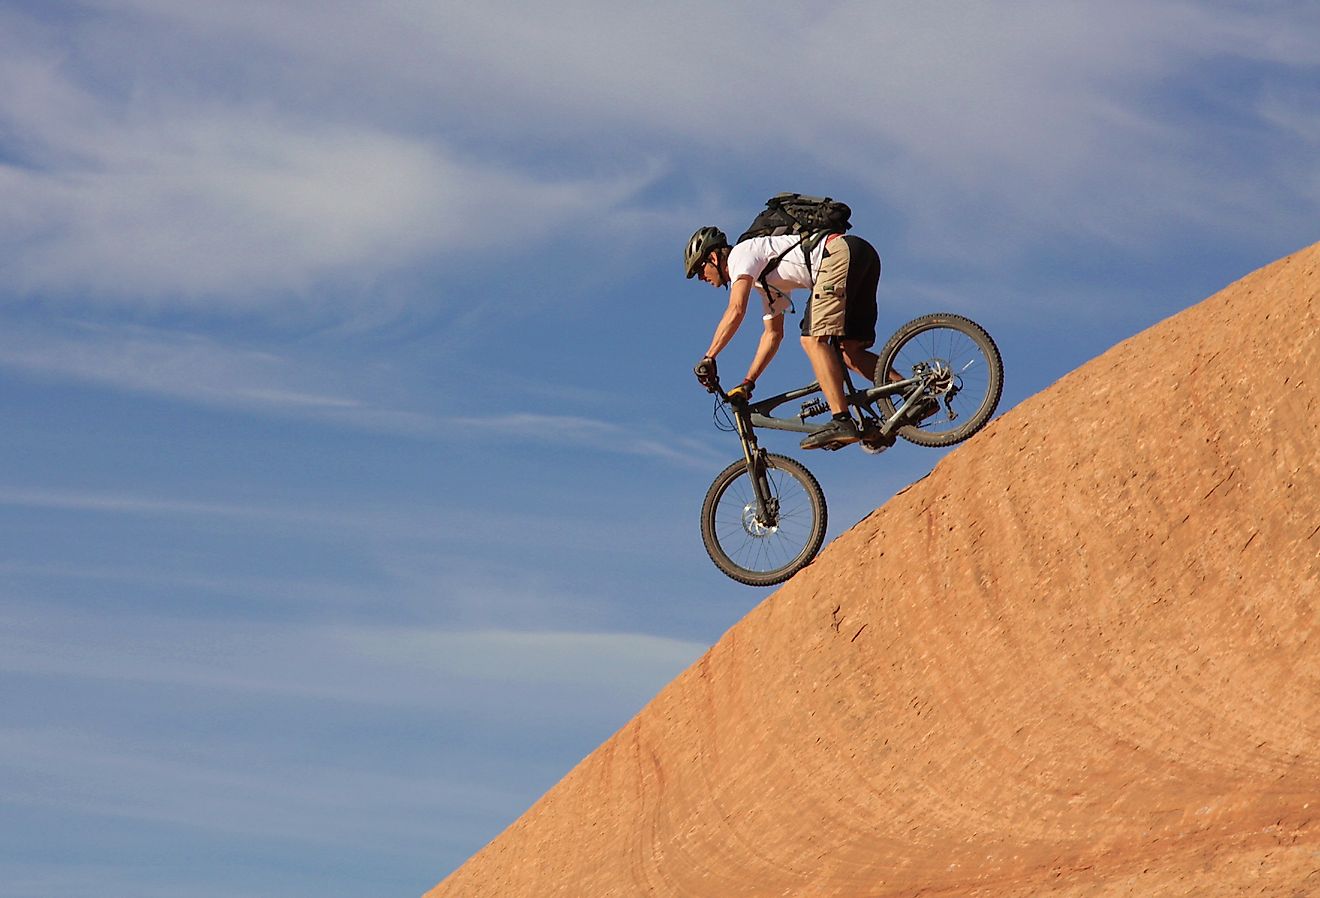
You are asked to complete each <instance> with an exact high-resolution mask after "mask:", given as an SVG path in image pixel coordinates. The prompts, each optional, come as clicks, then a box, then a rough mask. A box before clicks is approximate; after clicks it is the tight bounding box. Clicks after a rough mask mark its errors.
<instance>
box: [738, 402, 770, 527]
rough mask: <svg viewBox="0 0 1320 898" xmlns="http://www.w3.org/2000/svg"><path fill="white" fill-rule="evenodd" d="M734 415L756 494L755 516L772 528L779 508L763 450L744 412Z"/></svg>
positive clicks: (748, 473)
mask: <svg viewBox="0 0 1320 898" xmlns="http://www.w3.org/2000/svg"><path fill="white" fill-rule="evenodd" d="M734 417H735V419H736V420H737V422H738V436H739V437H740V438H741V440H742V447H743V458H744V459H746V461H747V477H748V479H749V480H751V482H752V492H753V493H755V494H756V518H757V520H758V521H759V522H760V524H761V525H762V526H764V527H767V528H773V527H775V526H777V525H778V524H779V509H778V507H777V503H776V500H775V497H774V496H773V495H772V494H771V492H770V478H769V477H768V476H767V474H766V469H767V465H766V461H765V450H764V449H762V448H761V447H760V446H759V445H757V442H756V435H755V434H754V433H752V427H751V423H750V422H749V421H748V420H747V419H746V413H745V412H742V413H738V414H736V415H735V416H734Z"/></svg>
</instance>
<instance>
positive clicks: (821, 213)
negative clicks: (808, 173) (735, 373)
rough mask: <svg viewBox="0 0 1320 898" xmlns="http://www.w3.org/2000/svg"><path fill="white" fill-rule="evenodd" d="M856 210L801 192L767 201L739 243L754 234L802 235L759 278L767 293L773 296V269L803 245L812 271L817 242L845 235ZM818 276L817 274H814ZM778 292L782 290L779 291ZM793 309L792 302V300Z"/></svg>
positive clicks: (803, 257)
mask: <svg viewBox="0 0 1320 898" xmlns="http://www.w3.org/2000/svg"><path fill="white" fill-rule="evenodd" d="M851 216H852V210H851V209H849V208H848V205H847V204H846V203H841V202H839V201H838V200H834V199H830V198H829V197H827V196H803V195H802V194H800V193H777V194H775V195H774V196H772V197H770V199H768V200H766V201H765V208H764V209H762V210H761V213H760V214H759V215H757V216H756V218H754V219H752V224H751V226H750V227H748V228H747V230H746V231H743V233H742V236H740V237H739V238H738V239H737V241H735V242H736V243H742V242H743V241H744V240H750V239H752V238H753V237H778V236H780V235H783V234H797V235H801V239H800V240H799V241H798V242H797V244H796V245H794V246H790V247H789V248H788V249H786V250H784V251H783V252H782V253H780V254H779V255H778V256H776V257H775V258H774V259H772V260H771V261H770V264H769V265H767V266H766V267H765V270H764V271H763V272H761V277H760V278H759V280H760V283H761V289H762V290H764V291H765V294H766V296H770V295H771V290H772V289H773V288H771V286H770V284H769V283H768V282H767V281H766V278H767V277H769V275H770V274H771V272H773V271H774V270H775V269H776V268H778V267H779V263H780V262H782V261H784V257H785V256H787V255H788V254H789V253H790V252H792V251H793V250H794V249H797V248H798V247H801V248H802V261H803V263H804V264H805V265H806V266H807V272H808V273H810V272H811V253H812V250H814V249H815V248H816V244H818V243H820V241H821V240H822V239H824V238H825V236H826V235H828V234H842V233H844V232H845V231H847V230H849V229H850V228H852V222H850V221H848V219H849V218H850V217H851ZM813 277H814V276H813ZM774 292H775V293H781V292H782V291H779V290H775V291H774ZM789 306H790V309H791V308H792V303H791V302H790V303H789Z"/></svg>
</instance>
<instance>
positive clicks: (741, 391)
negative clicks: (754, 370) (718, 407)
mask: <svg viewBox="0 0 1320 898" xmlns="http://www.w3.org/2000/svg"><path fill="white" fill-rule="evenodd" d="M755 388H756V384H754V383H752V382H751V381H750V380H745V381H743V382H742V383H740V384H738V386H736V387H734V388H733V389H732V390H730V391H729V394H728V395H729V401H730V402H747V401H749V400H750V399H751V398H752V390H753V389H755Z"/></svg>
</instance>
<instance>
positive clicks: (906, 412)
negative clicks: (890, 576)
mask: <svg viewBox="0 0 1320 898" xmlns="http://www.w3.org/2000/svg"><path fill="white" fill-rule="evenodd" d="M835 350H836V351H838V347H837V346H836V347H835ZM878 355H879V359H880V361H879V363H878V364H877V365H876V376H875V383H874V384H872V385H869V386H867V387H866V388H865V389H862V390H858V389H857V388H856V387H854V386H853V381H852V377H851V375H850V374H849V373H848V368H847V367H846V366H844V369H843V371H844V392H845V395H846V399H847V403H848V411H849V414H851V415H852V416H853V420H854V422H855V423H856V424H857V427H858V430H859V431H860V432H861V434H862V440H861V442H860V443H859V445H861V446H862V448H863V449H865V450H867V451H869V452H873V453H874V452H881V451H883V450H885V449H886V448H888V447H890V446H892V445H894V442H895V437H901V438H902V439H904V440H907V441H908V442H911V443H914V444H916V445H918V446H930V447H943V446H953V445H955V444H957V443H961V442H962V441H963V440H965V439H967V438H968V437H970V436H972V434H974V433H976V432H977V431H978V430H980V429H981V428H982V427H984V426H985V425H986V423H987V422H988V421H989V420H990V418H991V416H993V415H994V413H995V408H996V407H997V406H998V405H999V398H1000V395H1001V393H1002V392H1003V385H1004V364H1003V360H1002V359H1001V358H1000V356H999V348H998V347H997V346H995V342H994V340H992V339H991V338H990V335H989V334H988V333H986V331H985V329H984V328H982V327H981V326H980V325H979V324H977V323H976V322H974V321H971V320H970V319H968V318H964V317H962V316H960V315H952V314H947V313H935V314H930V315H922V316H921V317H919V318H914V319H913V320H911V321H909V322H908V323H907V324H905V325H903V326H902V327H900V328H899V329H898V330H897V331H896V332H895V333H894V335H893V336H892V337H890V338H889V340H888V342H887V343H885V345H884V348H882V349H881V350H880V352H879V353H878ZM706 384H707V389H708V390H710V392H712V393H715V394H716V396H717V397H718V398H717V400H716V403H717V404H716V415H717V426H720V427H721V429H723V430H729V431H734V432H736V433H737V434H738V439H739V440H740V442H741V443H742V450H743V457H742V458H740V459H738V460H737V461H735V462H733V464H731V465H729V466H728V467H727V468H725V469H724V470H723V471H721V472H720V474H719V476H717V477H716V478H715V481H714V482H713V483H712V484H711V485H710V489H709V490H708V491H707V492H706V499H705V502H703V503H702V506H701V539H702V542H703V543H705V545H706V552H707V553H708V554H709V555H710V558H711V560H712V561H714V562H715V566H716V567H718V568H719V569H720V570H721V571H723V572H724V573H725V574H727V575H728V576H729V577H732V578H733V579H734V580H737V581H738V582H740V583H745V584H747V585H748V586H773V585H774V584H776V583H782V582H783V581H785V580H787V579H788V578H789V577H791V576H793V575H794V574H795V573H797V572H798V571H799V570H801V569H802V568H804V567H806V566H807V565H808V564H810V563H811V560H812V559H813V558H815V557H816V553H817V552H819V551H820V547H821V543H822V542H824V539H825V525H826V506H825V493H824V491H823V490H821V488H820V484H819V483H818V482H817V480H816V478H815V477H814V476H813V475H812V473H811V472H810V471H808V470H807V469H806V467H805V466H804V465H803V464H802V463H801V462H799V461H796V460H795V459H792V458H789V457H787V456H784V455H779V454H777V453H774V452H768V451H766V450H765V449H764V448H762V447H761V446H760V445H759V444H758V442H757V438H756V429H757V428H768V429H773V430H788V431H797V432H799V433H810V432H812V431H814V430H816V429H817V427H818V426H819V425H817V424H808V423H807V421H808V419H809V418H813V417H816V416H818V415H822V414H826V413H828V412H829V405H828V404H827V403H826V402H825V399H824V397H823V396H820V395H817V394H819V393H820V384H819V383H811V384H808V385H806V386H804V387H801V388H799V389H796V390H789V391H788V392H786V393H780V394H778V395H776V396H771V397H769V398H766V399H760V400H757V401H755V402H745V401H730V399H729V396H728V394H727V393H725V392H724V390H723V389H722V388H721V387H720V384H719V379H718V377H717V376H715V374H714V372H711V374H710V376H709V377H708V378H707V380H706ZM798 400H804V401H802V403H801V405H800V407H799V410H798V413H797V414H796V415H794V416H793V417H776V416H775V415H774V414H773V413H774V412H775V410H776V409H778V408H779V407H780V406H781V405H784V404H786V403H790V402H796V401H798ZM721 416H722V420H721ZM822 448H825V449H827V450H828V449H839V448H842V447H841V445H839V444H831V445H827V446H824V447H822Z"/></svg>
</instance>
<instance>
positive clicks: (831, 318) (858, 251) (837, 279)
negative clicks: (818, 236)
mask: <svg viewBox="0 0 1320 898" xmlns="http://www.w3.org/2000/svg"><path fill="white" fill-rule="evenodd" d="M879 284H880V255H879V253H877V252H876V251H875V247H873V246H872V245H871V244H869V243H867V242H866V241H865V240H863V239H862V238H861V237H855V236H853V235H852V234H844V235H842V236H836V237H834V238H832V239H829V240H828V242H827V243H826V244H825V252H824V258H822V259H821V263H820V271H819V272H818V273H817V275H816V283H815V285H814V286H813V287H812V288H811V301H810V302H808V303H807V308H806V311H805V312H804V313H803V315H802V336H804V337H840V338H842V339H845V340H859V341H861V344H862V346H863V347H868V346H871V345H873V344H874V343H875V319H876V301H875V292H876V288H877V287H878V286H879Z"/></svg>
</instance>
